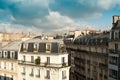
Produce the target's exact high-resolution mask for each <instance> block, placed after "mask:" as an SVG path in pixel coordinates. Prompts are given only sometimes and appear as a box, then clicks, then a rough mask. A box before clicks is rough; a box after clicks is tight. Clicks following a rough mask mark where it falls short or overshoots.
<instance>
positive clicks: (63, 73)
mask: <svg viewBox="0 0 120 80" xmlns="http://www.w3.org/2000/svg"><path fill="white" fill-rule="evenodd" d="M62 78H63V79H65V78H66V71H62Z"/></svg>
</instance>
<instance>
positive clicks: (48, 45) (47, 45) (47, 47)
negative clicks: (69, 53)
mask: <svg viewBox="0 0 120 80" xmlns="http://www.w3.org/2000/svg"><path fill="white" fill-rule="evenodd" d="M46 51H51V44H50V43H47V44H46Z"/></svg>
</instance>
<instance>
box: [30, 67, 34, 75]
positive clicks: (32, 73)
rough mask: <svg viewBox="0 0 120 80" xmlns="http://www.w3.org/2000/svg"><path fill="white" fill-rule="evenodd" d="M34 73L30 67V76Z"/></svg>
mask: <svg viewBox="0 0 120 80" xmlns="http://www.w3.org/2000/svg"><path fill="white" fill-rule="evenodd" d="M33 75H34V72H33V68H32V69H31V73H30V76H33Z"/></svg>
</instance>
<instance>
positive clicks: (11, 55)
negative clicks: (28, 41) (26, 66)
mask: <svg viewBox="0 0 120 80" xmlns="http://www.w3.org/2000/svg"><path fill="white" fill-rule="evenodd" d="M10 58H11V59H14V58H15V51H11V52H10Z"/></svg>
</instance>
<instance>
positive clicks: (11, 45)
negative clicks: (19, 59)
mask: <svg viewBox="0 0 120 80" xmlns="http://www.w3.org/2000/svg"><path fill="white" fill-rule="evenodd" d="M20 43H21V40H14V41H11V42H9V43H8V44H7V45H6V46H4V47H2V50H15V51H17V50H19V48H20Z"/></svg>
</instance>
